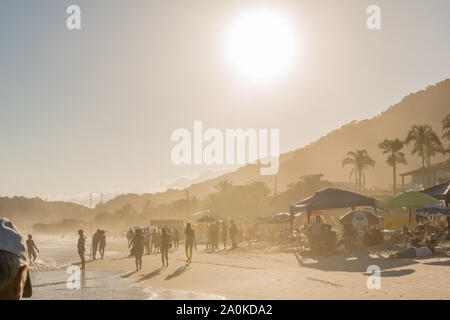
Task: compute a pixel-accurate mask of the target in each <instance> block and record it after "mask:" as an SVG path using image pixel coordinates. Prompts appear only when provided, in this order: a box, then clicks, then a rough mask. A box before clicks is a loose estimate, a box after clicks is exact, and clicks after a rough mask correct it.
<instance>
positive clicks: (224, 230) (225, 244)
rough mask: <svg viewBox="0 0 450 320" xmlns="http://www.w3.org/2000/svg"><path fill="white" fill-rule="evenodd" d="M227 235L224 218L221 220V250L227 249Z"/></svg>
mask: <svg viewBox="0 0 450 320" xmlns="http://www.w3.org/2000/svg"><path fill="white" fill-rule="evenodd" d="M227 236H228V228H227V224H226V223H225V220H223V221H222V241H223V250H227Z"/></svg>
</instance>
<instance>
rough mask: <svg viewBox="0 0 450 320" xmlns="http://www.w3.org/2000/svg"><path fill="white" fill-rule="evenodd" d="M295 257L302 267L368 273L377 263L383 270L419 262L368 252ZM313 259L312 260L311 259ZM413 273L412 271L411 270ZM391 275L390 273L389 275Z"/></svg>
mask: <svg viewBox="0 0 450 320" xmlns="http://www.w3.org/2000/svg"><path fill="white" fill-rule="evenodd" d="M295 257H296V258H297V261H298V263H299V265H300V266H301V267H304V268H313V269H318V270H323V271H342V272H359V273H366V271H367V267H368V266H370V265H377V266H379V267H380V268H381V270H388V269H394V268H399V267H405V266H410V265H413V264H416V263H418V262H416V261H414V260H411V259H395V260H388V259H386V258H384V257H382V256H379V255H378V257H377V258H373V257H370V256H369V253H366V254H361V253H358V254H354V255H350V254H340V255H336V256H331V257H317V256H315V257H311V258H310V257H302V256H300V255H299V254H298V253H295ZM311 260H312V261H311ZM410 273H411V272H410ZM392 274H393V273H392ZM406 274H409V273H406V272H405V273H397V275H398V276H399V275H406ZM387 276H389V274H388V275H387ZM392 276H393V275H392Z"/></svg>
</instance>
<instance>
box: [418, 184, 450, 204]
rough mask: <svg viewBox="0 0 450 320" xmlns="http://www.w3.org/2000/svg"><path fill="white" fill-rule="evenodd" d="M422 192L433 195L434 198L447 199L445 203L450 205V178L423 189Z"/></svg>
mask: <svg viewBox="0 0 450 320" xmlns="http://www.w3.org/2000/svg"><path fill="white" fill-rule="evenodd" d="M421 192H422V193H425V194H427V195H429V196H432V197H433V198H436V199H439V200H443V201H445V205H446V206H447V207H448V205H449V203H450V180H449V181H447V182H444V183H441V184H438V185H437V186H434V187H430V188H428V189H425V190H422V191H421Z"/></svg>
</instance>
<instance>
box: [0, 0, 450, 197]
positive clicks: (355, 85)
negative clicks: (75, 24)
mask: <svg viewBox="0 0 450 320" xmlns="http://www.w3.org/2000/svg"><path fill="white" fill-rule="evenodd" d="M71 4H77V5H79V6H80V7H81V17H82V30H80V31H69V30H68V29H67V28H66V18H67V16H68V15H67V14H66V8H67V7H68V6H69V5H71ZM371 4H376V5H379V6H380V8H381V16H382V29H381V30H379V31H370V30H368V29H367V27H366V19H367V16H368V15H367V14H366V8H367V7H368V6H369V5H371ZM260 8H270V10H273V12H277V14H278V15H280V16H283V17H286V21H289V24H290V25H291V26H292V30H293V33H294V34H295V36H296V39H297V40H298V42H296V46H297V51H296V55H295V58H294V61H293V62H292V63H291V64H290V66H289V68H288V70H287V72H284V73H282V74H279V75H278V76H276V77H273V78H270V79H265V81H254V80H252V79H248V78H245V77H244V76H242V74H241V73H239V72H237V70H236V68H235V67H234V66H233V65H231V63H230V59H229V57H227V52H228V48H227V35H228V33H229V30H230V28H231V26H232V25H233V23H234V22H235V21H236V19H238V17H239V16H240V15H241V14H242V13H243V12H252V10H259V9H260ZM449 31H450V1H448V0H433V1H426V0H421V1H417V0H416V1H415V0H396V1H392V0H385V1H382V0H372V1H364V0H345V1H342V0H333V1H331V0H329V1H324V0H320V1H300V0H295V1H283V0H281V1H280V0H277V1H243V0H241V1H231V0H220V1H219V0H201V1H200V0H186V1H175V0H171V1H167V0H160V1H149V0H142V1H137V0H127V1H120V0H104V1H102V0H96V1H92V0H86V1H82V0H77V1H75V0H73V1H63V0H53V1H48V0H39V1H30V0H9V1H8V0H1V1H0V150H1V153H0V176H1V178H0V195H8V196H10V195H26V196H34V195H39V196H52V195H70V194H78V193H85V192H101V191H104V192H106V191H109V190H115V189H121V190H126V189H127V188H132V187H135V186H150V185H153V184H154V183H155V182H156V181H158V180H162V179H166V178H167V179H171V178H175V177H178V176H181V175H186V174H192V173H196V172H201V171H203V170H205V169H207V167H206V166H202V165H195V166H194V165H192V166H185V165H182V166H175V165H174V164H172V162H171V160H170V151H171V148H172V147H173V146H174V145H175V143H174V142H171V141H170V135H171V133H172V131H173V130H175V129H177V128H188V129H191V130H192V128H193V121H194V120H202V121H203V125H204V127H205V128H212V127H214V128H219V129H226V128H244V129H245V128H279V129H280V150H281V152H286V151H289V150H292V149H295V148H297V147H301V146H303V145H305V144H307V143H309V142H312V141H314V140H316V139H317V138H319V137H320V136H322V135H324V134H326V133H328V132H329V131H331V130H333V129H336V128H338V127H340V126H341V125H342V124H345V123H348V122H350V121H352V120H360V119H363V118H367V117H372V116H374V115H376V114H378V113H380V112H381V111H383V110H384V109H386V108H387V107H388V106H389V105H392V104H395V103H397V102H399V101H400V99H401V98H402V97H403V96H405V95H407V94H409V93H410V92H413V91H418V90H421V89H423V88H425V87H426V86H427V85H428V84H434V83H436V82H438V81H441V80H443V79H445V78H448V77H449V76H450V59H449V57H450V41H449ZM149 191H152V190H149Z"/></svg>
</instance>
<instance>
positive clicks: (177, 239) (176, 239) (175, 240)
mask: <svg viewBox="0 0 450 320" xmlns="http://www.w3.org/2000/svg"><path fill="white" fill-rule="evenodd" d="M172 234H173V249H174V250H175V249H177V250H178V244H179V243H180V233H179V232H178V229H177V228H175V229H174V230H173V232H172Z"/></svg>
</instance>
